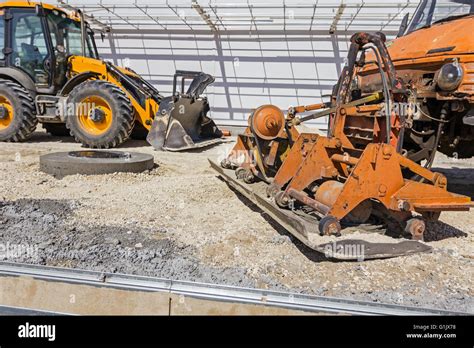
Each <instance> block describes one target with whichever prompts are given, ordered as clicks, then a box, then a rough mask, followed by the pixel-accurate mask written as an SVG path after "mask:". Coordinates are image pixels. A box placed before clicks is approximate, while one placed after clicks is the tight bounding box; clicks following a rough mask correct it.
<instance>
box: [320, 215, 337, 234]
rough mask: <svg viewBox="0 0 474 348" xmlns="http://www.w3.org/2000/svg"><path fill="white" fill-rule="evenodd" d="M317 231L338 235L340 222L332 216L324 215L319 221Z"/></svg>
mask: <svg viewBox="0 0 474 348" xmlns="http://www.w3.org/2000/svg"><path fill="white" fill-rule="evenodd" d="M319 232H320V233H321V235H326V236H340V235H341V224H340V223H339V220H338V219H336V218H335V217H334V216H330V215H328V216H325V217H323V218H322V219H321V221H320V222H319Z"/></svg>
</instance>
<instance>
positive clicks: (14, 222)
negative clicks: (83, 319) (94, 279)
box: [0, 200, 255, 287]
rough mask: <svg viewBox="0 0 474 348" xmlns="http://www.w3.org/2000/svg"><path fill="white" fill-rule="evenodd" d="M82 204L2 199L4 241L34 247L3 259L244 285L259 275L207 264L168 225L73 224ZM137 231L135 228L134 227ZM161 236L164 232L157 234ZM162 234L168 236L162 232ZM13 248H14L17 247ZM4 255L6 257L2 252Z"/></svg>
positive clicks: (0, 215)
mask: <svg viewBox="0 0 474 348" xmlns="http://www.w3.org/2000/svg"><path fill="white" fill-rule="evenodd" d="M79 208H80V204H78V203H77V202H70V201H66V200H18V201H15V202H3V203H2V204H1V205H0V225H1V235H0V243H3V244H4V245H7V244H8V245H9V246H10V248H13V247H14V246H20V245H21V246H28V247H30V249H31V250H28V251H31V252H27V251H26V250H25V252H22V253H17V254H12V255H9V257H7V256H6V255H3V260H8V261H11V262H21V263H32V264H40V265H49V266H62V267H74V268H80V269H87V270H94V271H100V272H112V273H126V274H135V275H145V276H154V277H161V278H169V279H174V280H189V281H198V282H206V283H216V284H224V285H235V286H244V287H253V286H255V281H254V280H252V279H250V278H249V277H248V276H247V275H246V271H245V270H244V269H241V268H223V269H220V268H213V267H209V266H205V265H202V264H201V263H200V262H199V260H198V259H197V258H196V257H194V256H193V254H194V253H195V250H194V248H193V247H190V246H182V245H177V244H176V243H175V242H173V241H172V240H170V239H169V238H167V237H166V235H165V233H166V230H159V231H151V230H146V229H145V230H144V229H139V228H137V227H136V226H134V227H133V228H132V227H131V226H94V225H90V226H84V225H79V226H77V225H74V226H70V225H68V223H67V221H68V218H70V217H71V216H72V215H73V214H74V210H75V209H79ZM129 232H131V233H129ZM157 235H158V237H162V238H160V239H157ZM161 235H162V236H161ZM12 250H13V249H12ZM0 259H2V258H0Z"/></svg>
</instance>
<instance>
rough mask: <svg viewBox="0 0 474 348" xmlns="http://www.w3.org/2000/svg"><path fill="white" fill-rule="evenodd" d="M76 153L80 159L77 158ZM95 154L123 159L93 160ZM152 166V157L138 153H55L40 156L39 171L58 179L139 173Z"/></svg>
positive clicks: (90, 151)
mask: <svg viewBox="0 0 474 348" xmlns="http://www.w3.org/2000/svg"><path fill="white" fill-rule="evenodd" d="M78 153H80V154H79V155H80V156H81V157H77V155H78ZM97 154H99V155H100V154H107V155H108V154H120V155H124V157H121V158H94V156H97ZM153 166H154V160H153V156H152V155H149V154H144V153H139V152H119V151H99V150H83V151H76V152H74V153H71V152H55V153H50V154H47V155H43V156H40V170H41V171H42V172H45V173H48V174H52V175H54V176H56V177H60V178H61V177H64V176H66V175H74V174H84V175H94V174H109V173H116V172H129V173H141V172H143V171H145V170H150V169H152V168H153Z"/></svg>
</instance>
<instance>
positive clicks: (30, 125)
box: [0, 79, 38, 142]
mask: <svg viewBox="0 0 474 348" xmlns="http://www.w3.org/2000/svg"><path fill="white" fill-rule="evenodd" d="M37 124H38V120H37V119H36V116H35V104H34V100H33V97H32V96H31V94H30V92H28V90H27V89H25V88H23V86H21V85H19V84H18V83H16V82H13V81H10V80H4V79H0V141H15V142H17V141H23V140H26V139H28V137H30V135H31V134H32V133H33V132H34V131H35V129H36V125H37Z"/></svg>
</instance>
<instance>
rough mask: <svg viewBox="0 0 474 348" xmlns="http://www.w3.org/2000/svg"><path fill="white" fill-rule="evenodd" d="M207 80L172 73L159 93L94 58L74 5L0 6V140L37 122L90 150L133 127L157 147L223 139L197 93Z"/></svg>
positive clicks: (90, 35) (19, 137) (15, 137)
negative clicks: (168, 89) (169, 84)
mask: <svg viewBox="0 0 474 348" xmlns="http://www.w3.org/2000/svg"><path fill="white" fill-rule="evenodd" d="M190 78H192V81H191V83H190V85H189V88H188V90H187V91H185V90H184V86H185V83H184V81H185V80H186V79H188V80H189V79H190ZM179 79H181V80H180V81H178V80H179ZM213 81H214V78H213V77H212V76H210V75H207V74H205V73H200V72H189V71H177V72H176V74H175V77H174V86H175V88H174V91H173V95H172V96H170V97H167V98H165V97H163V96H162V95H161V94H160V93H159V92H158V90H157V89H156V88H155V87H154V86H153V85H151V84H150V83H148V82H147V81H145V80H144V79H143V78H142V77H141V76H140V75H138V74H137V73H135V72H134V71H132V70H131V69H128V68H121V67H118V66H115V65H113V64H111V63H109V62H106V61H104V60H101V59H100V57H99V54H98V51H97V47H96V44H95V41H94V32H93V31H92V29H91V27H90V26H89V24H88V23H87V21H86V20H85V15H84V14H83V13H82V12H81V11H80V10H75V11H72V12H65V11H63V10H62V9H59V8H57V7H55V6H52V5H48V4H40V3H34V2H29V1H11V2H8V1H7V2H3V3H2V4H0V141H23V140H25V139H28V137H29V136H30V135H31V134H32V133H33V131H34V130H35V128H36V126H37V124H38V122H40V123H42V124H43V126H44V128H45V129H46V130H47V131H48V132H49V133H52V134H53V135H65V134H71V135H72V136H73V137H74V138H75V139H76V141H78V142H80V143H82V144H83V145H84V146H85V147H91V148H112V147H116V146H118V145H120V144H121V143H123V142H124V141H126V140H127V139H128V138H129V137H130V135H131V134H132V132H133V131H135V132H136V133H137V134H138V133H141V134H142V136H143V134H144V135H145V136H146V135H148V140H149V142H150V143H151V145H153V146H154V147H155V148H156V149H165V150H175V151H176V150H185V149H189V148H194V147H200V146H207V145H210V144H212V143H215V142H219V141H220V140H221V139H220V138H221V136H222V133H221V132H220V131H219V129H218V128H217V127H216V125H215V124H214V122H213V121H212V120H211V119H209V118H208V117H207V116H206V114H207V112H208V111H209V104H208V101H207V98H205V97H202V96H201V94H202V93H203V91H204V89H205V88H206V87H207V86H208V85H209V84H210V83H212V82H213ZM178 83H181V86H182V88H181V90H177V88H176V85H177V84H178ZM155 121H156V122H155ZM150 130H153V131H152V132H151V133H150V134H149V131H150Z"/></svg>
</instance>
